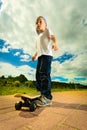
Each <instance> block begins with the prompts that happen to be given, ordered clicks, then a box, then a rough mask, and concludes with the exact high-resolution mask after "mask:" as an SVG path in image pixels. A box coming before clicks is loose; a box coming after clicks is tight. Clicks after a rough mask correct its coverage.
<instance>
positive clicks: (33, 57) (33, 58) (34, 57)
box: [32, 52, 37, 61]
mask: <svg viewBox="0 0 87 130" xmlns="http://www.w3.org/2000/svg"><path fill="white" fill-rule="evenodd" d="M36 57H37V52H36V53H35V55H34V56H32V61H34V60H35V59H36Z"/></svg>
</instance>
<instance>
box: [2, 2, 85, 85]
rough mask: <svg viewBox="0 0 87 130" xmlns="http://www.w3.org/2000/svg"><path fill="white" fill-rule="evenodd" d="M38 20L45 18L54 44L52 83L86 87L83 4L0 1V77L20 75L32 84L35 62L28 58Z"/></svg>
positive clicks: (35, 34) (31, 52)
mask: <svg viewBox="0 0 87 130" xmlns="http://www.w3.org/2000/svg"><path fill="white" fill-rule="evenodd" d="M38 16H44V17H45V18H46V20H47V23H48V27H49V28H50V29H51V31H52V32H53V34H54V35H55V36H56V38H57V41H58V47H59V50H58V51H57V52H54V51H53V61H52V70H51V79H52V81H58V82H66V83H80V84H84V85H87V58H86V57H87V1H86V0H73V1H72V0H32V1H31V0H19V1H18V0H17V1H16V0H0V76H2V75H4V76H18V75H20V74H24V75H25V76H26V77H27V78H28V79H29V80H35V72H36V65H37V59H36V60H35V61H34V62H32V60H31V58H32V56H33V54H34V53H35V44H36V39H37V37H38V35H37V33H36V30H35V22H36V18H37V17H38Z"/></svg>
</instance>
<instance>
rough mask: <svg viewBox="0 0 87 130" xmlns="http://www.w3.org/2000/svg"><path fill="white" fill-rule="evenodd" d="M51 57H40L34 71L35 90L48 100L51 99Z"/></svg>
mask: <svg viewBox="0 0 87 130" xmlns="http://www.w3.org/2000/svg"><path fill="white" fill-rule="evenodd" d="M52 59H53V57H52V56H48V55H42V56H40V57H39V58H38V63H37V69H36V88H37V90H38V91H40V92H41V95H44V96H45V97H46V98H48V99H52V95H51V77H50V73H51V63H52Z"/></svg>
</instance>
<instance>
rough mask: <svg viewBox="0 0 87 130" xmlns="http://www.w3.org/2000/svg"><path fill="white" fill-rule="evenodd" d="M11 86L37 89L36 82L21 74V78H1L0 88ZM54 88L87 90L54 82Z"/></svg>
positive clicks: (74, 84) (72, 84)
mask: <svg viewBox="0 0 87 130" xmlns="http://www.w3.org/2000/svg"><path fill="white" fill-rule="evenodd" d="M9 86H10V87H31V88H35V87H36V82H35V81H30V80H28V79H27V78H26V77H25V75H23V74H20V75H19V76H16V77H12V76H8V77H5V76H4V75H3V76H1V77H0V87H9ZM52 88H60V89H62V88H65V89H67V88H70V89H76V88H77V89H87V86H86V85H82V84H79V83H63V82H56V81H52Z"/></svg>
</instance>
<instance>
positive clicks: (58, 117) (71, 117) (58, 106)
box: [0, 91, 87, 130]
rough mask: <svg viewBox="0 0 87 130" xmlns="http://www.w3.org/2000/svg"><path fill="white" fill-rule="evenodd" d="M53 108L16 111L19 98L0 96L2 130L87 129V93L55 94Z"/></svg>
mask: <svg viewBox="0 0 87 130" xmlns="http://www.w3.org/2000/svg"><path fill="white" fill-rule="evenodd" d="M53 97H54V98H53V105H52V106H50V107H42V108H41V107H40V108H38V109H37V110H36V111H35V112H29V110H28V108H23V109H22V110H20V111H16V110H15V108H14V104H15V102H16V101H17V100H20V99H19V98H15V97H14V96H13V95H12V96H0V130H87V91H72V92H56V93H53Z"/></svg>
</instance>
